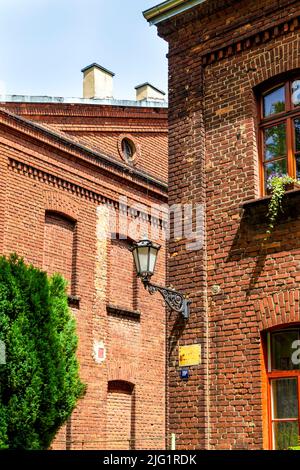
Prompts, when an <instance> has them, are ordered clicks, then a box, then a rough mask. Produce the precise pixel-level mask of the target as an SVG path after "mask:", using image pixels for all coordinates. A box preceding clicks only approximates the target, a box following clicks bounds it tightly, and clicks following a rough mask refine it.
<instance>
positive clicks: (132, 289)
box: [108, 234, 138, 310]
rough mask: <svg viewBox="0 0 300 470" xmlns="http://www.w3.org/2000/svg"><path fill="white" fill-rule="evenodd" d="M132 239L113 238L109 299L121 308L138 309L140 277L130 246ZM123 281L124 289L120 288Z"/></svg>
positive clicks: (110, 259)
mask: <svg viewBox="0 0 300 470" xmlns="http://www.w3.org/2000/svg"><path fill="white" fill-rule="evenodd" d="M131 244H132V240H131V239H128V238H126V239H122V236H120V235H118V234H117V238H116V239H113V240H111V243H110V248H109V273H110V275H109V280H108V285H109V301H108V303H109V304H110V305H112V306H115V307H120V309H128V310H138V279H137V276H136V272H135V268H134V264H133V258H132V254H131V252H130V251H129V248H130V246H131ZM120 282H122V289H120Z"/></svg>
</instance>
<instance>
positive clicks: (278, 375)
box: [265, 326, 300, 450]
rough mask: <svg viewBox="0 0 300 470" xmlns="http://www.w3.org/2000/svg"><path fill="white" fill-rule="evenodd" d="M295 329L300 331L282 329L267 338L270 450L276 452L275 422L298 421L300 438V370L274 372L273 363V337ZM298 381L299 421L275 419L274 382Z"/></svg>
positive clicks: (293, 327) (294, 420)
mask: <svg viewBox="0 0 300 470" xmlns="http://www.w3.org/2000/svg"><path fill="white" fill-rule="evenodd" d="M293 329H300V327H299V326H291V327H290V328H288V327H287V328H282V329H276V330H272V331H269V332H268V333H267V337H266V344H265V354H266V356H265V357H266V361H267V363H266V376H267V399H268V436H269V449H270V450H274V442H273V423H274V422H296V421H298V429H299V436H300V369H299V370H297V369H295V370H272V366H271V361H272V358H271V356H270V354H271V349H272V346H271V336H272V334H273V333H275V332H276V331H277V332H284V331H289V330H293ZM291 378H296V379H297V387H298V419H297V418H287V419H273V410H272V380H274V379H291Z"/></svg>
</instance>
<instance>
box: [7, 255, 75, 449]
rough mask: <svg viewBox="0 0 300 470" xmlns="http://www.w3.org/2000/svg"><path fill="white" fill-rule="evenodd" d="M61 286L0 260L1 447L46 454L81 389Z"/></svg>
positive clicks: (71, 326) (29, 268) (23, 266)
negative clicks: (3, 349) (0, 351)
mask: <svg viewBox="0 0 300 470" xmlns="http://www.w3.org/2000/svg"><path fill="white" fill-rule="evenodd" d="M65 288H66V282H65V281H64V279H63V278H62V277H61V276H59V275H55V276H53V277H52V278H50V279H49V278H48V277H47V275H46V274H45V273H44V272H42V271H40V270H39V269H36V268H34V267H33V266H27V265H26V264H25V263H24V261H23V260H22V259H20V258H18V257H17V256H16V255H13V256H11V257H10V258H9V259H6V258H5V257H0V340H2V341H4V343H5V347H6V364H5V365H0V448H2V449H3V448H11V449H47V448H48V447H49V445H50V444H51V441H52V439H53V437H54V436H55V433H56V432H57V430H58V429H59V428H60V426H61V425H62V424H63V423H64V422H65V421H66V420H67V419H68V417H69V416H70V415H71V413H72V411H73V409H74V407H75V405H76V402H77V400H78V398H80V397H81V396H82V395H83V393H84V386H83V384H82V383H81V381H80V379H79V375H78V362H77V358H76V349H77V335H76V324H75V320H74V319H73V317H72V315H71V314H70V311H69V308H68V300H67V295H66V291H65Z"/></svg>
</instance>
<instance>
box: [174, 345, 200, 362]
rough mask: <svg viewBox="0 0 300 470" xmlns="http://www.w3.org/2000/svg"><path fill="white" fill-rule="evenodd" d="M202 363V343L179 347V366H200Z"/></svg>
mask: <svg viewBox="0 0 300 470" xmlns="http://www.w3.org/2000/svg"><path fill="white" fill-rule="evenodd" d="M199 364H201V344H191V345H189V346H180V347H179V367H187V366H198V365H199Z"/></svg>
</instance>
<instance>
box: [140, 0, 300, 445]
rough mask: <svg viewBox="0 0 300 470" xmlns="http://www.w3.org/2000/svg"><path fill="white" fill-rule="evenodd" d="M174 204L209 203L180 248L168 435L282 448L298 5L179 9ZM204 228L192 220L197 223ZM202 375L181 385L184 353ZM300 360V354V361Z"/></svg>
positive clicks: (289, 412) (289, 438) (170, 8)
mask: <svg viewBox="0 0 300 470" xmlns="http://www.w3.org/2000/svg"><path fill="white" fill-rule="evenodd" d="M144 15H145V17H146V18H147V20H148V21H150V22H151V23H152V24H156V25H157V27H158V34H159V35H160V36H161V37H162V38H164V39H165V40H166V41H168V43H169V54H168V57H169V126H170V127H169V129H170V132H169V201H170V204H186V203H189V204H193V205H194V206H197V205H199V204H200V205H202V206H203V211H204V215H205V217H204V220H205V223H204V225H203V229H204V237H203V238H204V241H203V246H202V248H201V249H197V250H192V251H191V250H188V249H187V247H186V240H185V239H184V238H183V237H182V238H181V239H178V238H177V239H174V238H173V239H172V240H171V241H170V245H169V250H170V253H169V254H170V256H169V263H168V282H169V283H172V284H173V285H174V286H175V287H176V288H177V289H178V290H181V291H183V292H185V293H186V294H187V295H188V296H189V297H190V299H191V301H192V303H191V315H190V318H189V320H188V322H186V323H185V322H184V321H183V320H181V319H179V318H178V317H176V316H171V317H170V319H169V321H168V344H169V345H170V350H169V352H168V357H169V369H168V411H169V412H168V433H169V436H171V434H175V435H176V442H177V447H178V448H181V449H262V448H264V449H274V448H276V449H280V448H287V447H288V446H290V445H296V444H297V441H298V438H299V435H300V428H299V426H300V405H299V403H300V369H299V362H300V361H299V339H300V338H299V336H300V333H299V332H300V304H299V297H300V296H299V281H300V264H299V263H300V247H299V233H300V221H299V214H300V213H299V208H300V191H299V189H298V190H297V189H295V190H291V191H287V192H286V196H285V197H284V203H283V205H284V213H282V214H280V217H279V219H278V220H277V223H276V225H275V228H274V230H273V232H272V234H271V236H266V232H267V229H268V216H267V213H268V206H269V202H270V195H268V190H267V180H268V178H269V177H270V176H272V175H273V174H274V173H279V174H281V175H283V174H289V175H290V176H291V177H293V178H296V177H298V178H299V177H300V157H299V151H300V143H299V142H300V137H299V136H300V131H299V127H300V124H299V123H300V106H299V104H300V100H299V85H300V81H299V80H300V54H299V44H300V42H299V40H300V36H299V30H300V2H299V1H293V0H278V1H277V0H276V1H275V0H262V1H259V2H258V1H255V0H248V1H245V0H240V1H235V0H177V1H175V0H169V1H166V2H164V3H163V4H160V5H158V6H157V7H153V8H152V9H150V10H148V11H147V12H145V13H144ZM193 223H194V224H195V221H194V222H193ZM193 344H200V345H201V349H202V357H201V359H202V360H201V363H200V364H195V365H193V366H191V367H189V375H190V377H189V379H188V380H187V381H183V380H181V379H180V377H179V363H178V354H179V351H180V348H181V347H182V346H183V345H193ZM297 348H298V349H297Z"/></svg>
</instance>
